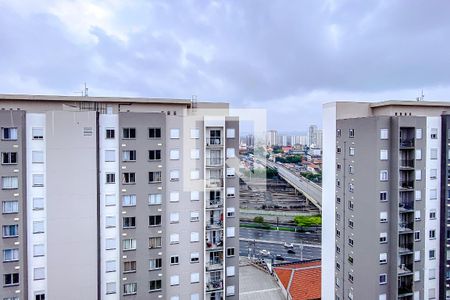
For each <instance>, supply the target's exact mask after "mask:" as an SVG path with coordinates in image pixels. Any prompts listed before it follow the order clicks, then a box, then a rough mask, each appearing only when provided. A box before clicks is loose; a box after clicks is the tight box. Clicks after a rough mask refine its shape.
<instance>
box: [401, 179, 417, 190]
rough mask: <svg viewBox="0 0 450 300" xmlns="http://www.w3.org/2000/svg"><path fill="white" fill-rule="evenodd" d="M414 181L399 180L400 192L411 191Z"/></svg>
mask: <svg viewBox="0 0 450 300" xmlns="http://www.w3.org/2000/svg"><path fill="white" fill-rule="evenodd" d="M413 189H414V180H400V190H413Z"/></svg>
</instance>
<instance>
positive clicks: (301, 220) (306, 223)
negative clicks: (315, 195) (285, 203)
mask: <svg viewBox="0 0 450 300" xmlns="http://www.w3.org/2000/svg"><path fill="white" fill-rule="evenodd" d="M294 222H295V224H297V226H300V227H311V226H320V225H322V217H321V216H319V215H317V216H296V217H294Z"/></svg>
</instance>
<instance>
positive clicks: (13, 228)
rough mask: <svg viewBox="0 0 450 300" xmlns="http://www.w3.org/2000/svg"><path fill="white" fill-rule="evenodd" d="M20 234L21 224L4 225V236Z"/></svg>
mask: <svg viewBox="0 0 450 300" xmlns="http://www.w3.org/2000/svg"><path fill="white" fill-rule="evenodd" d="M17 236H19V225H17V224H15V225H3V237H17Z"/></svg>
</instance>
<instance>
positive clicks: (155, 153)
mask: <svg viewBox="0 0 450 300" xmlns="http://www.w3.org/2000/svg"><path fill="white" fill-rule="evenodd" d="M148 160H161V150H149V151H148Z"/></svg>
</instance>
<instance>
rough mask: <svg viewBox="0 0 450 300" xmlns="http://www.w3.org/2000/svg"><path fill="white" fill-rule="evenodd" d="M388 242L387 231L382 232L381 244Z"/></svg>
mask: <svg viewBox="0 0 450 300" xmlns="http://www.w3.org/2000/svg"><path fill="white" fill-rule="evenodd" d="M385 243H387V232H380V244H385Z"/></svg>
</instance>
